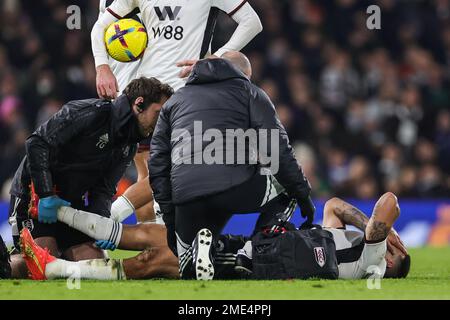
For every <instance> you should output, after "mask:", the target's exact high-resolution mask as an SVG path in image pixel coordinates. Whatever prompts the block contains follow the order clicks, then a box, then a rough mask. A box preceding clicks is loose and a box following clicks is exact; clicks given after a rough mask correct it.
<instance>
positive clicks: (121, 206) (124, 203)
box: [111, 196, 134, 222]
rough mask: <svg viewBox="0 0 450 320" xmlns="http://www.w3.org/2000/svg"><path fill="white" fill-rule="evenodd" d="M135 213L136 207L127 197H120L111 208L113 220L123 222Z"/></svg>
mask: <svg viewBox="0 0 450 320" xmlns="http://www.w3.org/2000/svg"><path fill="white" fill-rule="evenodd" d="M133 212H134V206H133V204H132V203H131V202H130V200H128V199H127V197H125V196H120V197H118V198H117V199H116V201H114V202H113V204H112V206H111V219H113V220H115V221H119V222H122V221H123V220H125V219H126V218H128V217H129V216H131V215H132V214H133Z"/></svg>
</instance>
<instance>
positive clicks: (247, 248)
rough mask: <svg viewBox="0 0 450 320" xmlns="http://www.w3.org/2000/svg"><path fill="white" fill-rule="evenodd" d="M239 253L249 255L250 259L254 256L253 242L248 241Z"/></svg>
mask: <svg viewBox="0 0 450 320" xmlns="http://www.w3.org/2000/svg"><path fill="white" fill-rule="evenodd" d="M238 254H243V255H245V256H247V257H248V258H249V259H251V258H252V242H251V241H247V242H246V243H245V245H244V247H243V248H242V249H239V250H238Z"/></svg>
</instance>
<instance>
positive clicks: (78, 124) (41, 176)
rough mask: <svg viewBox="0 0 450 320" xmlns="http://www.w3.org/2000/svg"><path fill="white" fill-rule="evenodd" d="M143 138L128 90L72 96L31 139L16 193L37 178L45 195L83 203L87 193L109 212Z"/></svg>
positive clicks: (37, 187) (16, 181) (76, 204)
mask: <svg viewBox="0 0 450 320" xmlns="http://www.w3.org/2000/svg"><path fill="white" fill-rule="evenodd" d="M143 138H144V137H142V136H141V134H140V133H139V127H138V122H137V119H136V117H135V116H134V115H133V113H132V110H131V107H130V103H129V102H128V98H127V97H126V96H125V95H122V96H120V97H118V98H117V99H116V100H115V101H114V102H110V101H106V100H99V99H89V100H77V101H71V102H69V103H67V104H65V105H64V106H63V107H62V108H61V110H60V111H59V112H57V113H56V114H55V115H53V116H52V118H50V119H49V120H48V121H47V122H45V123H44V124H42V125H41V126H39V128H37V129H36V131H35V132H33V133H32V134H31V136H30V137H28V139H27V140H26V143H25V145H26V156H25V157H24V159H23V161H22V163H21V164H20V166H19V168H18V170H17V171H16V174H15V176H14V181H13V185H12V188H11V194H12V195H14V196H17V197H21V198H26V197H29V195H30V185H31V182H33V185H34V190H35V193H36V194H37V195H38V196H39V197H40V198H44V197H47V196H50V195H53V194H55V193H56V194H57V195H58V196H59V197H60V198H62V199H64V200H67V201H70V202H71V203H72V206H74V207H80V206H81V205H83V202H84V198H83V196H84V195H85V194H86V193H88V201H89V202H90V204H91V202H99V203H98V205H99V207H100V208H101V209H99V210H97V211H101V212H102V213H105V214H107V215H109V210H110V209H109V207H108V206H110V204H111V199H112V197H113V196H114V194H115V192H116V185H117V183H118V181H119V180H120V178H121V177H122V175H123V174H124V172H125V170H126V168H127V167H128V166H129V165H130V163H131V160H132V159H133V156H134V154H135V152H136V149H137V142H139V141H140V140H142V139H143ZM97 213H100V212H97Z"/></svg>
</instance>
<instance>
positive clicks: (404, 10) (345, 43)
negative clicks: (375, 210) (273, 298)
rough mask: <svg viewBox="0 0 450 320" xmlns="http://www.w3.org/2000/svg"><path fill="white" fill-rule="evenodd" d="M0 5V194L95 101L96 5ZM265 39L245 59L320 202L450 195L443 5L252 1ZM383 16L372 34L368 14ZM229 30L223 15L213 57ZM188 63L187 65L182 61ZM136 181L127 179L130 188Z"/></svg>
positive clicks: (8, 1) (447, 16)
mask: <svg viewBox="0 0 450 320" xmlns="http://www.w3.org/2000/svg"><path fill="white" fill-rule="evenodd" d="M73 2H75V1H66V0H41V1H26V0H21V1H19V0H3V1H2V2H0V4H1V7H0V150H1V152H0V163H1V166H0V186H2V185H4V186H5V187H4V190H3V194H5V191H7V186H8V180H9V179H11V177H12V175H13V174H14V171H15V169H16V168H17V166H18V164H19V162H20V160H21V158H22V157H23V155H24V153H25V151H24V140H25V139H26V137H27V135H28V134H29V133H30V132H32V131H33V129H34V128H35V127H36V126H37V125H38V124H40V123H42V122H43V121H45V120H46V119H48V117H49V116H50V115H51V114H53V113H54V112H56V111H57V110H58V109H59V108H60V107H61V105H62V104H63V103H64V102H65V101H68V100H72V99H84V98H91V97H95V96H96V92H95V69H94V65H93V58H92V55H91V46H90V30H91V27H92V25H93V23H94V22H95V20H96V18H97V15H98V0H79V1H78V0H77V1H76V4H77V5H79V6H80V8H81V12H82V28H81V30H68V29H67V27H66V20H67V17H68V14H67V12H66V9H67V6H68V5H71V4H73ZM249 2H250V3H251V4H252V5H253V6H254V8H255V10H256V11H257V12H258V13H259V15H260V17H261V20H262V22H263V26H264V31H263V32H262V33H261V34H260V35H258V37H257V38H255V39H254V41H253V42H252V43H251V44H249V45H248V46H247V47H246V48H245V50H244V52H245V53H246V54H248V56H249V58H250V60H251V62H252V65H253V69H254V70H253V73H254V75H253V79H252V80H253V81H254V82H255V83H257V84H258V85H260V86H261V87H262V88H263V89H264V90H265V91H266V92H267V93H268V95H269V96H270V97H271V99H272V100H273V102H274V104H275V105H276V108H277V111H278V113H279V116H280V118H281V120H282V122H283V124H284V125H285V127H286V129H287V131H288V133H289V136H290V139H291V141H292V144H293V145H294V146H295V150H296V153H297V155H298V159H299V161H300V162H301V164H302V166H303V168H304V171H305V173H306V175H307V176H308V178H309V180H310V182H311V185H312V186H313V191H314V194H315V196H317V197H329V196H333V195H337V196H342V197H348V198H360V199H371V198H375V197H376V196H378V195H379V194H380V193H381V192H384V191H388V190H389V191H393V192H395V193H396V194H398V195H399V196H400V197H408V198H448V196H449V195H450V85H449V84H450V82H449V81H450V0H430V1H420V0H416V1H411V0H378V1H365V0H322V1H319V0H276V1H275V0H253V1H252V0H251V1H249ZM371 4H377V5H378V6H379V7H380V9H381V29H380V30H369V29H368V28H367V26H366V20H367V18H368V16H369V14H367V13H366V9H367V7H368V6H369V5H371ZM234 28H235V23H234V22H233V21H232V20H231V19H230V18H229V17H227V16H226V15H225V14H222V15H221V16H220V19H219V23H218V26H217V29H216V34H215V37H214V41H213V48H217V47H218V46H220V45H221V44H223V43H224V42H226V40H227V39H228V37H229V36H230V35H231V34H232V32H233V30H234ZM186 58H193V57H186ZM131 179H132V178H131Z"/></svg>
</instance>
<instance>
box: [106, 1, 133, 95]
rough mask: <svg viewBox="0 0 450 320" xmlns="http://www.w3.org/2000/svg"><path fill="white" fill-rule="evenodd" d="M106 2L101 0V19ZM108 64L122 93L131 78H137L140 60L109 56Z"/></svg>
mask: <svg viewBox="0 0 450 320" xmlns="http://www.w3.org/2000/svg"><path fill="white" fill-rule="evenodd" d="M106 2H107V0H100V10H99V16H98V18H99V19H100V18H101V16H102V15H103V14H104V13H105V10H106ZM108 64H109V66H110V68H111V71H112V73H113V74H114V76H115V77H116V79H117V84H118V85H119V92H120V93H122V91H123V90H124V89H125V87H126V86H127V85H128V84H129V83H130V82H131V80H133V79H136V73H137V70H138V68H139V61H132V62H127V63H124V62H119V61H117V60H114V59H113V58H111V57H108Z"/></svg>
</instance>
